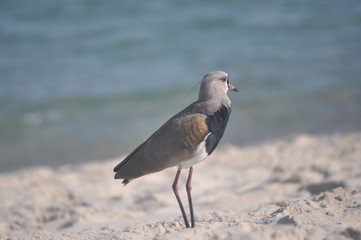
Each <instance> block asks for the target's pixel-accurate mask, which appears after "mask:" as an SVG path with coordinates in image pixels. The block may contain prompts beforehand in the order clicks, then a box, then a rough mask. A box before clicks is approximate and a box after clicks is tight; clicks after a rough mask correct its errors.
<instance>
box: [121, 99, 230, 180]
mask: <svg viewBox="0 0 361 240" xmlns="http://www.w3.org/2000/svg"><path fill="white" fill-rule="evenodd" d="M229 114H230V107H226V106H222V107H218V106H214V104H212V103H209V102H199V101H197V102H195V103H193V104H191V105H189V106H188V107H187V108H185V109H184V110H183V111H181V112H180V113H178V114H176V115H175V116H173V117H172V118H171V119H169V120H168V121H167V122H166V123H165V124H164V125H163V126H161V127H160V128H159V129H158V130H157V131H156V132H155V133H154V134H153V135H151V136H150V137H149V138H148V139H147V140H146V141H145V142H144V143H142V144H141V145H140V146H139V147H137V148H136V149H135V150H134V151H133V152H132V153H130V154H129V155H128V156H127V157H126V158H125V159H124V160H123V161H122V162H121V163H119V164H118V165H117V166H116V167H115V168H114V171H115V172H117V173H116V175H115V178H121V179H128V180H131V179H134V178H138V177H141V176H143V175H146V174H149V173H153V172H158V171H161V170H163V169H165V168H168V167H173V166H177V165H178V164H179V163H181V162H183V161H187V160H189V159H191V158H192V156H193V155H194V154H195V151H196V149H197V146H198V145H199V144H200V143H201V142H203V141H204V140H205V138H206V136H207V141H206V148H207V154H210V153H212V152H213V150H214V149H215V148H216V146H217V145H218V143H219V141H220V139H221V138H222V136H223V133H224V129H225V128H226V125H227V122H228V118H229ZM127 182H128V181H127V180H126V181H125V183H127Z"/></svg>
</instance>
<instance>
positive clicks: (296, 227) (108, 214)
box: [0, 132, 361, 240]
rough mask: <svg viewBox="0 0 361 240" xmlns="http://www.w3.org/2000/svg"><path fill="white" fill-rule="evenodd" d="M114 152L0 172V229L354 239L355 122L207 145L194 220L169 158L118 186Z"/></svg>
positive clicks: (11, 234) (197, 171)
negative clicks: (344, 128) (186, 216)
mask: <svg viewBox="0 0 361 240" xmlns="http://www.w3.org/2000/svg"><path fill="white" fill-rule="evenodd" d="M120 160H121V159H113V160H108V161H102V162H92V163H87V164H81V165H76V166H71V165H68V166H64V167H61V168H59V169H52V168H49V167H37V168H32V169H24V170H20V171H15V172H10V173H6V174H1V175H0V196H1V198H0V215H1V218H0V239H112V240H117V239H119V240H120V239H124V240H126V239H354V240H359V239H361V221H360V219H361V132H354V133H342V134H340V133H338V134H330V135H323V136H312V135H299V136H294V137H288V138H284V139H281V140H273V141H269V142H266V143H260V144H258V145H253V146H247V147H234V146H225V147H223V148H221V149H219V150H218V151H215V153H214V154H213V155H212V156H211V157H209V158H208V159H207V160H206V161H204V162H203V163H201V164H199V165H197V166H195V168H194V174H193V192H192V193H193V205H194V208H195V215H196V228H195V229H185V228H184V223H183V220H182V218H181V214H180V211H179V209H178V205H177V202H176V199H175V197H174V196H173V192H172V189H171V184H172V181H173V178H174V175H175V171H176V169H175V168H172V169H167V170H165V171H163V172H160V173H156V174H152V175H148V176H145V177H142V178H140V179H136V180H134V181H132V182H131V183H129V184H128V185H127V186H126V187H123V186H122V184H121V181H116V180H114V179H113V176H114V174H113V171H112V170H113V167H114V166H115V165H116V164H117V163H118V162H119V161H120ZM186 175H187V173H186V171H184V172H183V174H182V177H181V180H180V186H179V187H180V192H181V197H182V199H183V202H184V203H186V202H187V201H186V194H185V188H184V187H183V186H184V185H185V179H186ZM186 209H187V210H188V205H187V204H186Z"/></svg>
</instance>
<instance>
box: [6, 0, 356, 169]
mask: <svg viewBox="0 0 361 240" xmlns="http://www.w3.org/2000/svg"><path fill="white" fill-rule="evenodd" d="M360 26H361V3H360V1H359V0H347V1H341V0H320V1H312V0H304V1H300V0H297V1H296V0H291V1H289V0H271V1H251V0H245V1H235V0H226V1H190V0H186V1H165V0H156V1H118V0H108V1H95V0H82V1H70V0H64V1H54V0H39V1H35V2H34V1H20V0H2V1H1V2H0V171H9V170H13V169H17V168H23V167H28V166H33V165H42V164H45V165H50V166H58V165H61V164H65V163H78V162H81V161H91V160H99V159H106V158H109V157H116V156H119V155H122V154H125V153H127V152H129V151H131V150H132V149H133V148H134V147H136V146H137V144H139V143H141V142H142V141H144V140H145V139H146V138H147V137H148V136H149V135H150V134H151V133H152V132H153V131H155V130H156V129H157V128H158V127H159V126H160V125H161V124H162V123H163V122H165V121H166V120H167V119H168V118H169V117H171V116H172V115H173V114H174V113H176V112H178V111H179V110H181V109H183V108H184V107H185V106H187V105H188V104H189V103H191V102H192V101H194V100H195V99H196V98H197V93H198V85H197V84H198V82H199V81H200V79H201V78H202V77H203V76H204V75H205V74H206V73H207V72H209V71H214V70H224V71H226V72H228V73H229V75H230V79H231V82H232V83H233V85H236V86H237V87H238V88H239V89H240V93H239V94H236V93H230V98H231V100H232V104H233V112H232V116H231V119H230V123H229V126H228V129H227V131H226V134H225V137H224V139H223V141H222V143H223V144H225V143H231V144H234V145H238V146H240V145H243V144H247V143H251V142H255V141H260V140H265V139H269V138H273V137H281V136H287V135H289V134H295V133H304V132H306V133H324V132H335V131H349V130H355V129H360V128H361V66H360V65H361V27H360ZM192 89H193V90H192Z"/></svg>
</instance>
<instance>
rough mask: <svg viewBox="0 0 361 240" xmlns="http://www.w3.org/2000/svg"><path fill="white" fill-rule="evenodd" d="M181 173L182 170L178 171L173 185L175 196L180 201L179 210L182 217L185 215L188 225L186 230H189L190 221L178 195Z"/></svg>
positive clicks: (185, 221)
mask: <svg viewBox="0 0 361 240" xmlns="http://www.w3.org/2000/svg"><path fill="white" fill-rule="evenodd" d="M180 173H181V169H178V170H177V174H176V175H175V178H174V182H173V185H172V188H173V192H174V195H175V197H176V198H177V201H178V204H179V208H180V210H181V212H182V215H183V219H184V223H185V225H186V228H189V223H188V219H187V216H186V213H185V211H184V207H183V204H182V201H181V199H180V197H179V193H178V179H179V175H180Z"/></svg>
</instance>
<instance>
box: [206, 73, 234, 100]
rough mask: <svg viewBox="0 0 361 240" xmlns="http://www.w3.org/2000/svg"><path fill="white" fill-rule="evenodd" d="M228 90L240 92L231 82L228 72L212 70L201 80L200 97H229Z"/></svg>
mask: <svg viewBox="0 0 361 240" xmlns="http://www.w3.org/2000/svg"><path fill="white" fill-rule="evenodd" d="M228 90H231V91H235V92H238V89H237V88H236V87H235V86H233V85H232V84H230V83H229V77H228V74H227V73H225V72H223V71H215V72H210V73H208V74H206V75H205V76H204V77H203V79H202V81H201V88H200V91H199V99H209V98H222V97H226V98H228V97H227V92H228Z"/></svg>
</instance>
